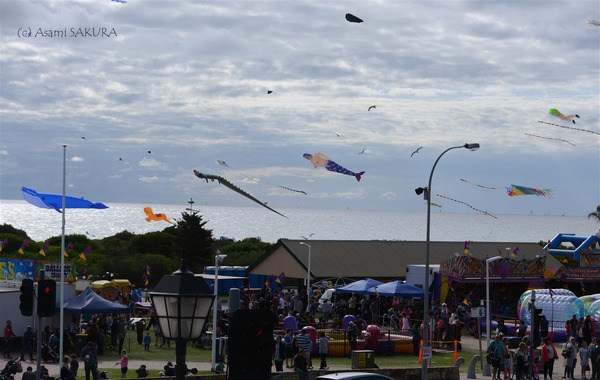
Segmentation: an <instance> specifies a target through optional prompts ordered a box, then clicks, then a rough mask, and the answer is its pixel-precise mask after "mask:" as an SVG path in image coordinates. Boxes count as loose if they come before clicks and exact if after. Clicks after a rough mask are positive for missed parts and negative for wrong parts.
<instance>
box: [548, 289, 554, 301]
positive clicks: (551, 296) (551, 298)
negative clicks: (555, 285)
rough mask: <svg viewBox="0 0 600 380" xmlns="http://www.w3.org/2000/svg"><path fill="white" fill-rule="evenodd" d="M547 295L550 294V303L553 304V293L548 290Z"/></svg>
mask: <svg viewBox="0 0 600 380" xmlns="http://www.w3.org/2000/svg"><path fill="white" fill-rule="evenodd" d="M548 293H549V294H550V301H551V302H554V291H553V290H552V289H548Z"/></svg>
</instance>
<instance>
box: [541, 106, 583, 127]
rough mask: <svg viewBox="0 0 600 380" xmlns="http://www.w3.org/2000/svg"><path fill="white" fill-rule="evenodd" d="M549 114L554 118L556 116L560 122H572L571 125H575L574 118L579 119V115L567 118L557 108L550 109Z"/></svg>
mask: <svg viewBox="0 0 600 380" xmlns="http://www.w3.org/2000/svg"><path fill="white" fill-rule="evenodd" d="M548 113H549V114H550V115H552V116H556V117H557V118H559V119H560V120H564V121H570V122H571V123H573V124H575V120H573V118H574V117H576V118H578V119H579V115H568V116H565V115H563V114H562V113H560V111H559V110H557V109H556V108H550V109H549V110H548Z"/></svg>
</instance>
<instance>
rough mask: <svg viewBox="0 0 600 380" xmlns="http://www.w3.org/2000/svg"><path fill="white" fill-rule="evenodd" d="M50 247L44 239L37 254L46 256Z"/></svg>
mask: <svg viewBox="0 0 600 380" xmlns="http://www.w3.org/2000/svg"><path fill="white" fill-rule="evenodd" d="M49 248H50V243H48V241H47V240H46V242H45V243H44V245H43V246H42V248H41V249H40V252H39V254H40V255H42V256H46V255H47V254H48V249H49Z"/></svg>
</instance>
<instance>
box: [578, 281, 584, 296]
mask: <svg viewBox="0 0 600 380" xmlns="http://www.w3.org/2000/svg"><path fill="white" fill-rule="evenodd" d="M579 284H580V285H581V292H582V293H583V295H585V285H583V281H581V280H579Z"/></svg>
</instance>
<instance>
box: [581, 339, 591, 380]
mask: <svg viewBox="0 0 600 380" xmlns="http://www.w3.org/2000/svg"><path fill="white" fill-rule="evenodd" d="M588 358H589V350H588V344H587V342H586V341H585V340H584V341H583V342H582V343H581V348H580V349H579V359H580V360H581V378H582V379H585V378H586V377H585V374H586V372H587V371H589V370H590V362H589V361H588Z"/></svg>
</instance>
